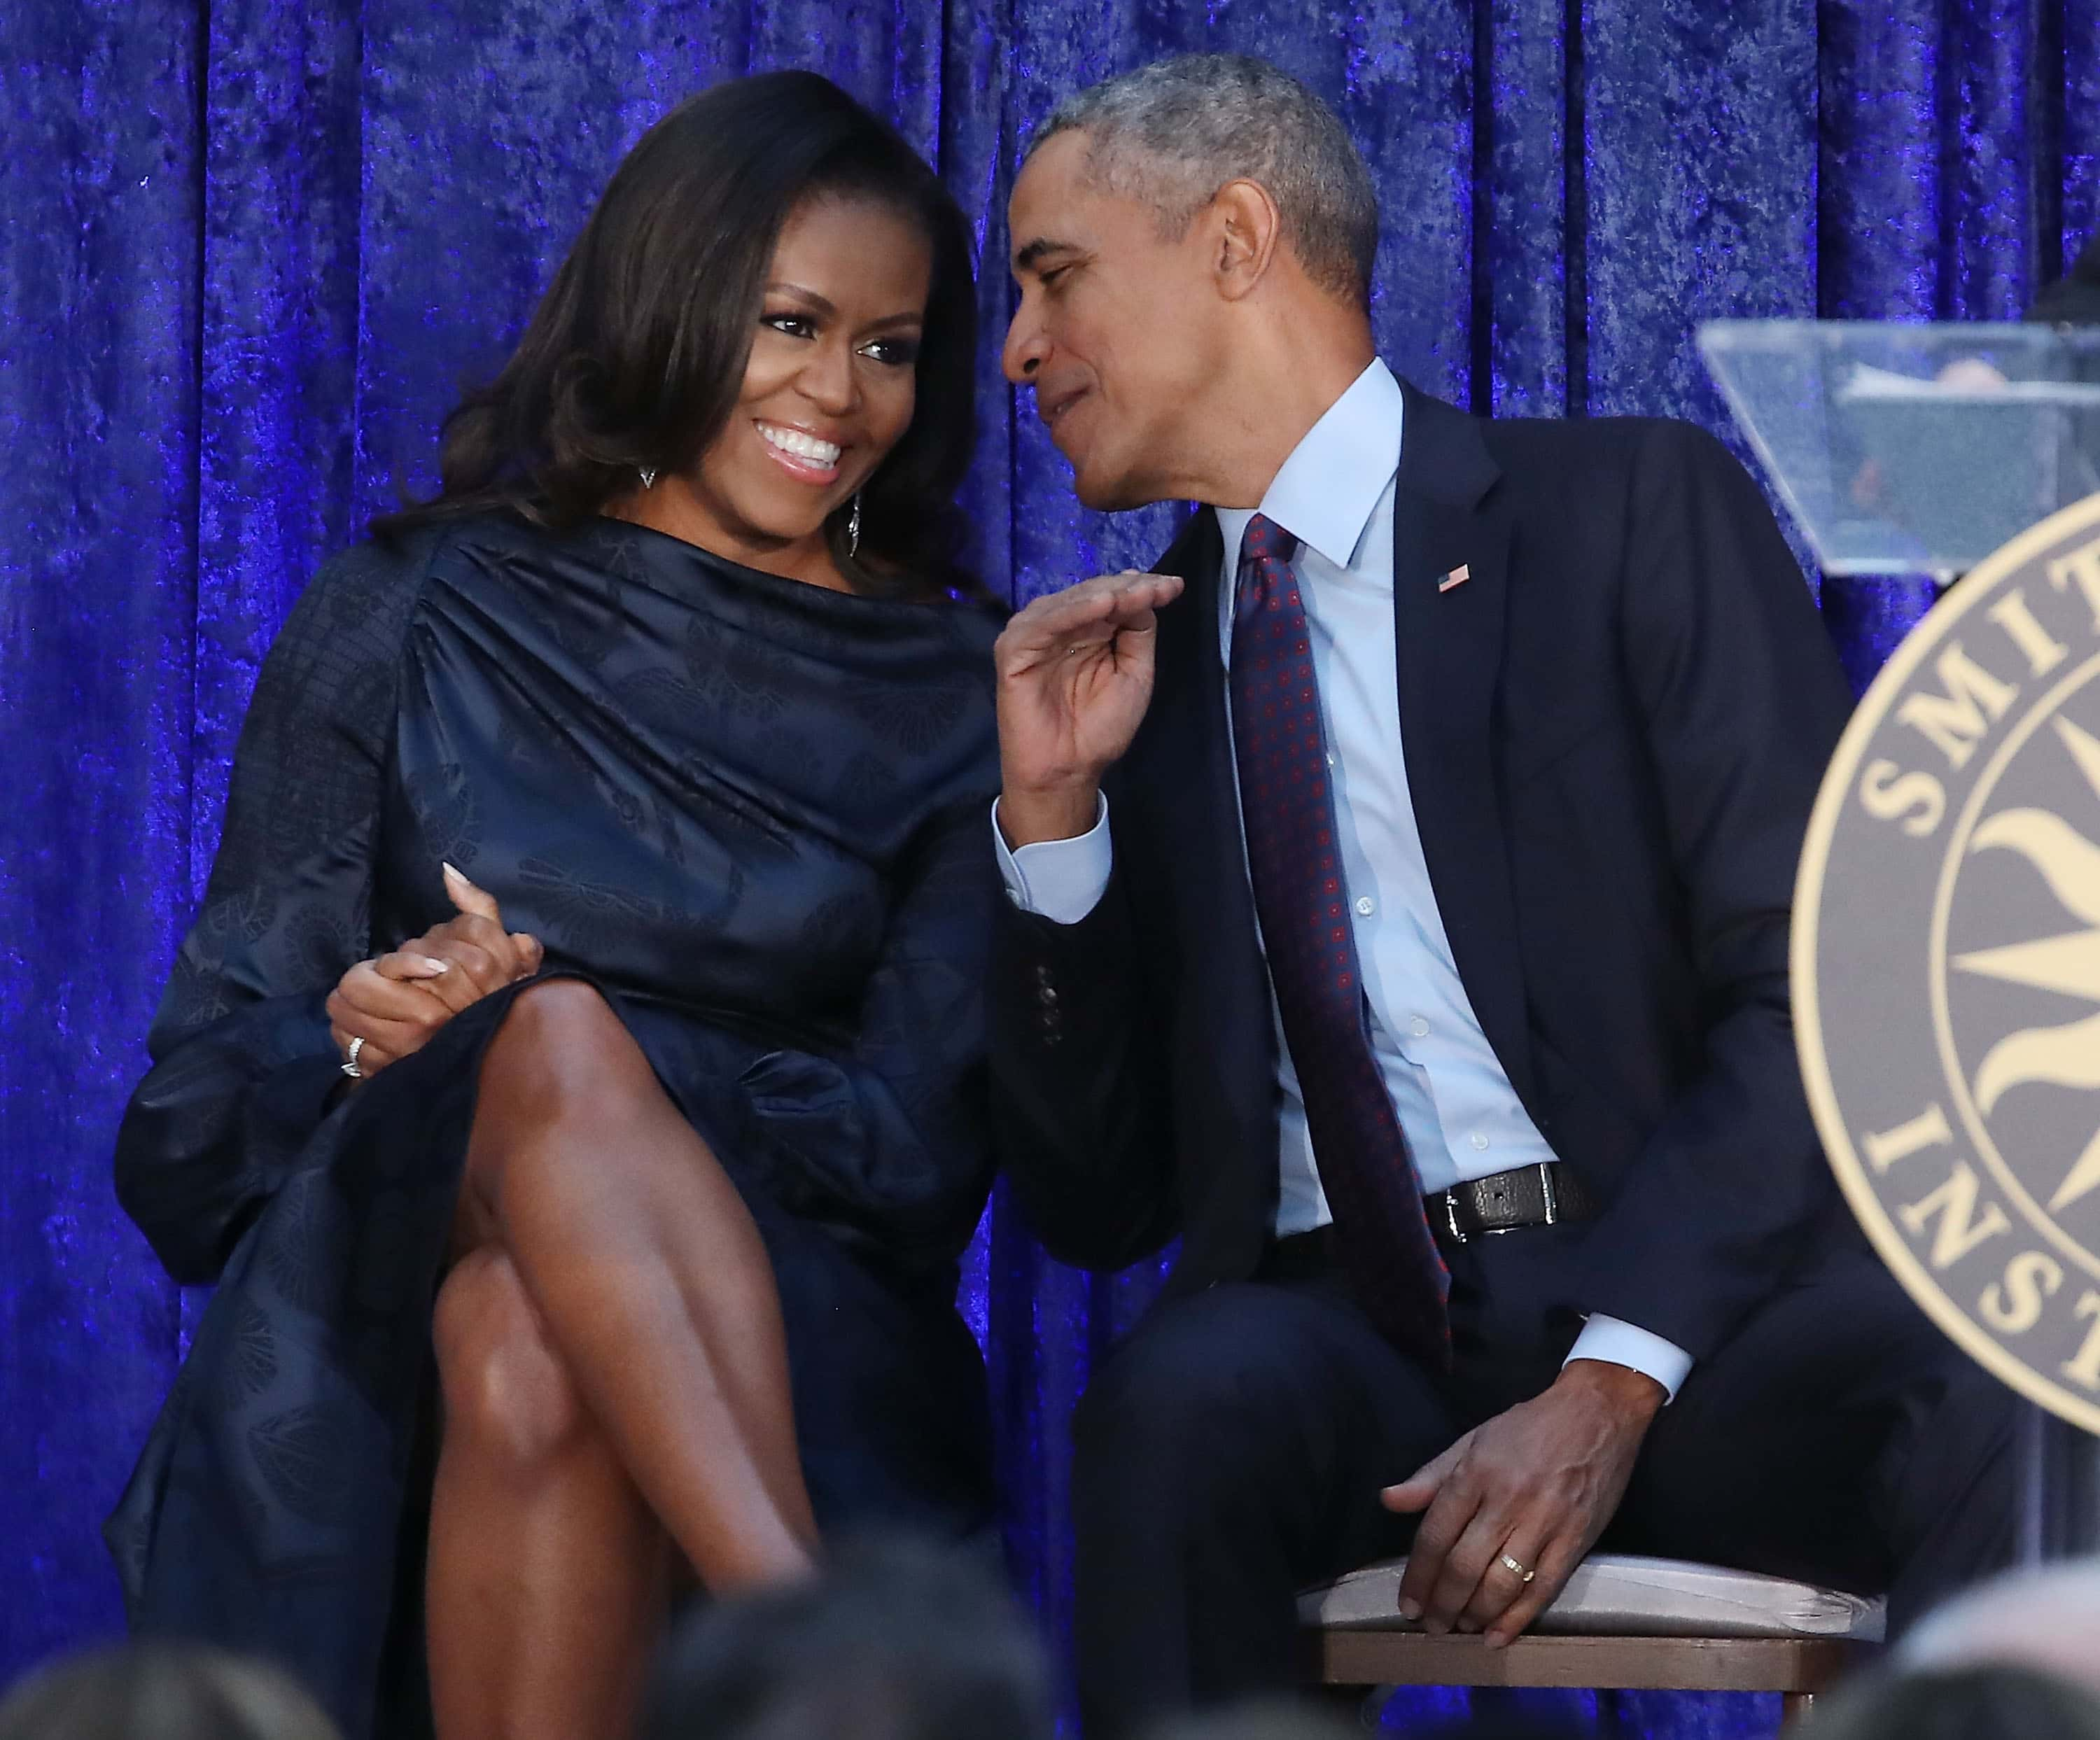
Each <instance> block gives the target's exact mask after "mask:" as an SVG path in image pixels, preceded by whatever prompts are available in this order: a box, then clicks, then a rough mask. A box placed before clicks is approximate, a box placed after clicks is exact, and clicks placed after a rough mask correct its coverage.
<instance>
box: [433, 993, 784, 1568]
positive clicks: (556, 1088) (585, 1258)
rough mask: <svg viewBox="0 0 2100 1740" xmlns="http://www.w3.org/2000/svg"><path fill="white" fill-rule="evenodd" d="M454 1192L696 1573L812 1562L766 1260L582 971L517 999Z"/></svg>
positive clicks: (733, 1194) (714, 1165)
mask: <svg viewBox="0 0 2100 1740" xmlns="http://www.w3.org/2000/svg"><path fill="white" fill-rule="evenodd" d="M465 1191H466V1192H467V1193H468V1194H469V1196H470V1197H471V1199H472V1200H473V1202H474V1204H475V1205H479V1209H480V1210H481V1211H482V1212H483V1213H484V1214H486V1216H487V1220H488V1223H489V1224H490V1225H491V1226H492V1227H493V1229H494V1233H495V1236H496V1239H497V1240H499V1241H500V1243H501V1245H502V1247H503V1249H504V1250H505V1252H506V1253H508V1255H509V1256H510V1260H511V1262H513V1263H514V1265H515V1266H516V1268H517V1271H518V1276H519V1278H520V1279H521V1280H523V1282H524V1284H525V1290H526V1292H527V1293H528V1294H529V1295H530V1296H531V1297H532V1302H533V1304H534V1305H535V1306H537V1307H538V1309H539V1312H540V1320H541V1321H542V1322H543V1323H544V1324H545V1326H546V1329H547V1334H548V1337H549V1341H551V1343H552V1344H553V1346H554V1348H555V1350H557V1351H558V1353H559V1354H560V1355H561V1356H562V1361H563V1363H565V1364H566V1366H567V1368H568V1370H569V1372H570V1373H571V1376H572V1377H574V1379H575V1380H576V1384H577V1386H578V1387H579V1388H580V1390H581V1391H582V1393H583V1394H584V1397H585V1400H586V1401H587V1402H588V1403H589V1406H590V1408H591V1412H593V1414H594V1415H595V1416H596V1417H597V1419H598V1422H599V1424H600V1425H602V1427H603V1428H604V1429H605V1431H606V1434H607V1436H608V1437H609V1438H611V1441H612V1443H613V1444H614V1446H615V1449H616V1450H617V1451H618V1453H619V1456H620V1462H621V1464H622V1465H623V1466H624V1468H625V1469H626V1470H627V1472H628V1474H629V1477H630V1478H632V1479H633V1482H634V1483H635V1485H636V1486H637V1487H639V1488H640V1490H641V1492H642V1496H643V1498H644V1499H645V1500H647V1502H648V1504H649V1506H650V1508H651V1509H652V1510H653V1511H655V1513H656V1515H657V1517H658V1518H660V1520H661V1521H662V1522H663V1524H664V1527H665V1528H666V1529H668V1531H670V1535H671V1538H672V1540H673V1541H674V1542H676V1543H677V1545H678V1547H679V1548H680V1549H681V1550H682V1552H683V1553H685V1555H686V1558H687V1559H688V1560H689V1561H690V1563H691V1565H692V1567H693V1569H694V1570H695V1572H696V1573H697V1574H698V1575H699V1578H700V1580H701V1581H702V1582H703V1583H704V1584H706V1585H707V1587H708V1588H711V1589H724V1588H734V1587H735V1586H737V1585H738V1584H746V1583H752V1582H761V1581H768V1580H772V1579H779V1578H783V1577H792V1576H795V1575H800V1574H801V1573H803V1572H805V1571H806V1570H808V1569H809V1568H810V1562H811V1554H812V1553H813V1552H814V1548H815V1545H816V1534H817V1531H816V1523H815V1520H814V1518H813V1516H812V1515H811V1513H810V1499H809V1494H808V1492H807V1491H806V1490H805V1487H804V1486H803V1483H802V1468H801V1457H800V1455H799V1454H798V1452H797V1450H796V1443H795V1418H794V1409H793V1406H792V1401H791V1399H790V1395H789V1390H788V1381H787V1333H786V1330H785V1328H783V1324H782V1323H781V1319H780V1299H779V1293H778V1292H777V1291H776V1290H775V1288H774V1279H773V1266H772V1262H771V1261H770V1258H768V1257H767V1255H766V1253H765V1244H764V1243H763V1242H762V1241H761V1239H760V1238H759V1236H758V1229H757V1227H756V1226H755V1225H753V1224H752V1218H751V1214H750V1212H749V1210H748V1209H746V1208H745V1207H744V1205H743V1198H742V1197H741V1196H739V1195H738V1194H737V1190H736V1187H735V1185H734V1184H732V1183H730V1180H729V1178H728V1176H727V1174H725V1173H724V1172H723V1171H722V1170H721V1165H720V1164H719V1163H718V1162H717V1161H716V1159H715V1157H714V1156H713V1155H712V1153H711V1152H708V1147H707V1144H706V1143H704V1142H703V1141H701V1140H700V1139H699V1135H698V1134H695V1131H694V1130H693V1127H692V1125H690V1124H688V1123H687V1122H686V1119H685V1117H684V1116H683V1114H682V1113H681V1112H679V1110H678V1109H677V1107H676V1106H674V1105H673V1104H672V1103H671V1101H670V1100H669V1099H668V1097H667V1096H666V1095H665V1094H664V1090H663V1088H662V1086H660V1084H659V1083H658V1081H657V1080H656V1077H655V1073H654V1072H653V1071H652V1070H651V1068H650V1067H649V1061H648V1059H646V1058H645V1057H644V1056H643V1055H642V1051H641V1049H640V1047H639V1046H637V1045H636V1044H635V1043H634V1042H633V1039H632V1038H631V1037H629V1034H628V1032H627V1029H626V1028H625V1027H624V1025H623V1024H621V1022H620V1018H619V1017H618V1016H617V1015H615V1014H614V1013H613V1012H612V1011H611V1009H610V1008H608V1007H607V1005H606V1003H605V1001H604V999H603V998H601V997H600V996H599V995H598V993H597V992H595V991H593V989H591V988H590V987H589V985H585V984H583V983H582V982H581V981H580V980H564V979H557V980H549V981H548V982H547V983H545V984H544V985H535V986H532V987H531V988H530V989H527V990H525V991H523V992H522V993H520V994H519V995H518V998H517V999H516V1001H515V1002H514V1003H513V1004H512V1006H511V1008H510V1013H509V1015H507V1017H506V1018H505V1022H504V1024H503V1027H502V1029H501V1031H500V1032H499V1033H497V1034H496V1037H495V1039H494V1040H493V1041H492V1042H490V1045H489V1048H488V1051H487V1054H486V1055H485V1057H484V1059H483V1064H482V1077H481V1090H480V1098H479V1106H478V1109H477V1111H476V1113H475V1117H474V1133H473V1135H472V1138H471V1139H470V1142H469V1143H468V1150H467V1173H466V1180H465ZM462 1206H463V1208H465V1205H464V1204H463V1205H462Z"/></svg>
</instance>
